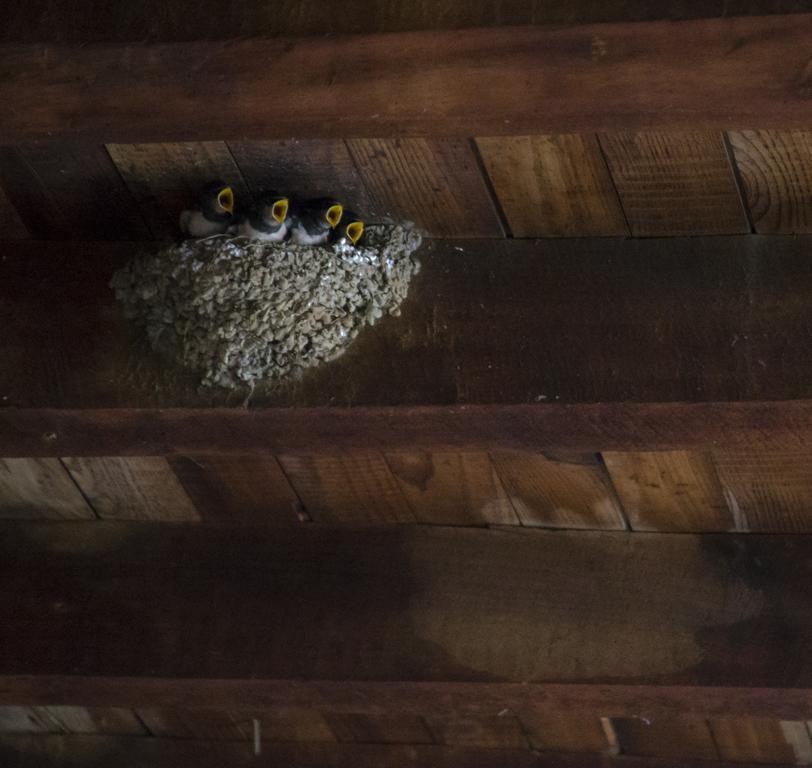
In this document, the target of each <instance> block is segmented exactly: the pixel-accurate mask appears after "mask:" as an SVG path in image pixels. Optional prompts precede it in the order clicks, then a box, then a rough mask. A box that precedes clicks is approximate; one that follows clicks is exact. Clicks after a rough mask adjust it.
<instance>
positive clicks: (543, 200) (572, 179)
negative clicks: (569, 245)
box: [476, 134, 628, 237]
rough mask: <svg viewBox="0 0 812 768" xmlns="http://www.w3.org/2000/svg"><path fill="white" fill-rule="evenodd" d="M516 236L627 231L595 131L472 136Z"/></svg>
mask: <svg viewBox="0 0 812 768" xmlns="http://www.w3.org/2000/svg"><path fill="white" fill-rule="evenodd" d="M476 143H477V146H478V147H479V151H480V153H481V155H482V160H483V162H484V164H485V168H486V169H487V172H488V176H489V177H490V180H491V183H492V184H493V187H494V190H495V192H496V195H497V197H498V199H499V203H500V205H501V206H502V210H503V211H504V212H505V216H506V217H507V221H508V224H509V226H510V231H511V234H512V235H513V236H514V237H587V236H590V235H625V234H627V233H628V228H627V226H626V222H625V220H624V218H623V211H622V210H621V208H620V203H619V202H618V197H617V192H616V191H615V188H614V185H613V183H612V178H611V176H610V175H609V171H608V170H607V168H606V163H605V161H604V159H603V156H602V155H601V149H600V146H599V145H598V141H597V139H596V137H595V136H594V135H584V136H580V135H576V134H565V135H558V136H504V137H487V138H485V137H483V138H478V139H477V140H476Z"/></svg>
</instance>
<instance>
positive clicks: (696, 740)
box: [612, 718, 719, 760]
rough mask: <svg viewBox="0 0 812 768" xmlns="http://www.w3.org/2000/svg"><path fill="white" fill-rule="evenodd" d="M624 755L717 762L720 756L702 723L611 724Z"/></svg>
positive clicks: (621, 720)
mask: <svg viewBox="0 0 812 768" xmlns="http://www.w3.org/2000/svg"><path fill="white" fill-rule="evenodd" d="M612 724H613V726H614V728H615V732H616V733H617V735H618V740H619V743H620V749H621V752H622V753H623V754H629V755H641V756H643V757H666V758H672V759H675V760H682V759H693V760H718V759H719V754H718V752H717V749H716V744H715V743H714V740H713V735H712V734H711V730H710V727H709V726H708V723H707V721H705V720H671V721H668V720H653V721H645V720H642V719H640V718H616V719H613V720H612Z"/></svg>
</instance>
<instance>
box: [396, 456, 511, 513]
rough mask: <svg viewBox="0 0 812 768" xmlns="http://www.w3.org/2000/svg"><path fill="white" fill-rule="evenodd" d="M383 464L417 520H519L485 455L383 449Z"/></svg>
mask: <svg viewBox="0 0 812 768" xmlns="http://www.w3.org/2000/svg"><path fill="white" fill-rule="evenodd" d="M386 462H387V464H388V465H389V468H390V470H391V471H392V474H393V475H394V476H395V479H396V480H397V482H398V485H399V486H400V489H401V491H402V492H403V495H404V496H405V497H406V500H407V502H408V504H409V506H410V507H411V509H412V510H413V511H414V516H415V518H416V519H417V520H418V521H419V522H422V523H437V524H440V525H488V524H503V525H516V524H518V522H519V520H518V518H517V516H516V513H515V511H514V510H513V506H512V505H511V503H510V500H509V499H508V497H507V494H506V493H505V491H504V488H503V487H502V484H501V482H500V480H499V477H498V476H497V474H496V471H495V469H494V467H493V465H492V463H491V460H490V458H489V456H488V454H487V453H450V452H437V453H428V452H425V451H414V452H411V453H405V452H400V453H388V454H386Z"/></svg>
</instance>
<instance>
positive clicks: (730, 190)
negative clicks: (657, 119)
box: [600, 132, 750, 237]
mask: <svg viewBox="0 0 812 768" xmlns="http://www.w3.org/2000/svg"><path fill="white" fill-rule="evenodd" d="M600 142H601V146H602V147H603V151H604V152H605V154H606V159H607V162H608V163H609V169H610V171H611V173H612V178H613V179H614V181H615V185H616V186H617V190H618V194H619V195H620V202H621V205H622V206H623V211H624V212H625V214H626V218H627V220H628V222H629V226H630V227H631V232H632V235H635V236H638V237H639V236H663V235H687V234H690V235H701V234H708V235H711V234H715V235H720V234H736V233H745V232H749V231H750V227H749V225H748V223H747V218H746V216H745V212H744V208H743V205H742V201H741V197H740V194H739V190H738V187H737V186H736V181H735V178H734V175H733V171H732V169H731V167H730V162H729V160H728V157H727V154H726V151H725V146H724V143H723V140H722V134H720V133H711V132H692V133H687V132H686V133H657V132H646V133H612V134H602V135H601V136H600Z"/></svg>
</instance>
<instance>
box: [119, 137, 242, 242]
mask: <svg viewBox="0 0 812 768" xmlns="http://www.w3.org/2000/svg"><path fill="white" fill-rule="evenodd" d="M107 151H108V152H109V153H110V157H111V158H112V159H113V162H114V163H115V165H116V167H117V168H118V171H119V173H120V174H121V176H122V178H123V179H124V181H125V182H126V183H127V186H128V187H129V189H130V192H131V193H132V195H133V197H134V198H135V200H137V201H138V205H139V206H140V208H141V211H142V213H143V215H144V218H145V219H146V221H147V223H148V224H149V228H150V231H151V232H152V234H153V236H155V237H157V238H176V237H178V236H179V235H180V232H179V230H178V216H179V215H180V212H181V211H182V210H184V209H185V208H188V207H189V206H190V205H191V204H192V203H194V202H195V195H196V194H197V192H198V190H199V189H200V188H201V187H202V186H203V185H204V184H207V183H208V182H210V181H216V180H217V179H220V180H222V181H224V182H225V183H227V184H230V185H231V186H232V187H233V189H234V191H235V193H236V195H237V203H238V204H240V205H242V204H246V203H248V202H250V200H251V197H250V194H249V193H248V188H247V186H246V184H245V182H244V181H243V178H242V175H241V173H240V169H239V168H238V167H237V164H236V163H235V162H234V158H233V157H232V156H231V153H230V152H229V150H228V147H227V146H226V144H225V143H224V142H222V141H201V142H185V143H182V142H179V143H155V144H108V145H107Z"/></svg>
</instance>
